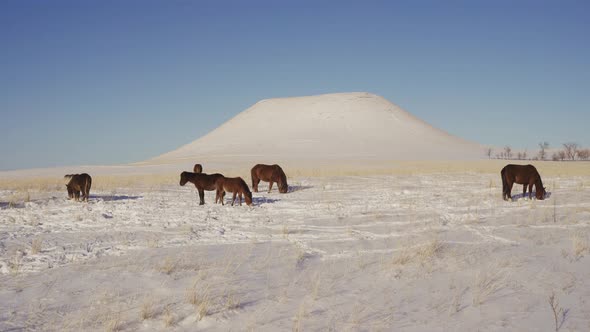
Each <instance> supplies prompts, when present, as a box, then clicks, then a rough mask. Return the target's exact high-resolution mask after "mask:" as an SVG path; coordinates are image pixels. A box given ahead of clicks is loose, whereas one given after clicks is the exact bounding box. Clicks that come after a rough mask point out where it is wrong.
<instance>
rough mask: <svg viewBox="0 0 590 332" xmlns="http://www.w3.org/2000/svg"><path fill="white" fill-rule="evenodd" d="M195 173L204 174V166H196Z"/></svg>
mask: <svg viewBox="0 0 590 332" xmlns="http://www.w3.org/2000/svg"><path fill="white" fill-rule="evenodd" d="M193 172H195V173H203V166H201V164H195V166H194V167H193Z"/></svg>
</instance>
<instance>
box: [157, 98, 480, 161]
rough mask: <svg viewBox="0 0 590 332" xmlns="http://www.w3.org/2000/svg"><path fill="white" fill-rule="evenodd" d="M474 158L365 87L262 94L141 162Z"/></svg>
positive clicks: (474, 152)
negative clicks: (308, 93) (261, 97)
mask: <svg viewBox="0 0 590 332" xmlns="http://www.w3.org/2000/svg"><path fill="white" fill-rule="evenodd" d="M197 156H198V157H199V158H206V159H207V161H208V162H218V161H222V162H224V163H236V162H249V163H251V162H257V161H259V160H260V159H261V158H268V156H272V157H273V158H274V160H276V162H281V163H287V164H291V165H292V164H294V163H297V162H298V161H301V160H305V161H310V160H314V161H318V160H330V161H336V160H340V161H342V160H347V161H349V160H351V159H354V160H371V161H387V160H423V159H426V160H440V159H442V160H454V159H461V160H464V159H477V158H481V157H482V156H483V148H482V147H481V146H480V145H478V144H475V143H472V142H468V141H465V140H463V139H460V138H458V137H455V136H452V135H450V134H448V133H446V132H444V131H442V130H439V129H436V128H434V127H432V126H430V125H429V124H427V123H425V122H424V121H422V120H420V119H418V118H416V117H414V116H413V115H411V114H410V113H408V112H406V111H404V110H403V109H401V108H400V107H399V106H397V105H395V104H393V103H391V102H390V101H388V100H386V99H384V98H383V97H380V96H377V95H374V94H370V93H366V92H353V93H335V94H325V95H318V96H306V97H292V98H277V99H267V100H262V101H260V102H258V103H256V104H255V105H253V106H252V107H250V108H248V109H247V110H245V111H243V112H241V113H240V114H238V115H236V116H235V117H234V118H232V119H230V120H229V121H227V122H226V123H224V124H223V125H221V126H220V127H219V128H217V129H215V130H213V131H212V132H210V133H209V134H207V135H205V136H203V137H202V138H199V139H198V140H196V141H194V142H191V143H189V144H187V145H185V146H183V147H180V148H179V149H177V150H174V151H171V152H168V153H165V154H163V155H161V156H158V157H156V158H154V159H152V160H150V161H148V163H170V162H172V163H178V162H180V161H184V160H187V159H190V160H192V159H194V158H195V157H197Z"/></svg>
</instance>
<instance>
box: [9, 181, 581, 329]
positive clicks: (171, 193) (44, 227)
mask: <svg viewBox="0 0 590 332" xmlns="http://www.w3.org/2000/svg"><path fill="white" fill-rule="evenodd" d="M498 177H499V176H498V175H496V174H480V173H461V174H450V173H437V174H421V175H411V176H405V175H387V176H377V175H373V176H336V177H328V176H326V177H297V178H291V179H290V192H289V193H287V194H279V193H278V192H277V191H276V189H275V190H274V191H273V192H271V193H270V194H268V193H266V191H265V189H266V188H267V187H266V186H263V184H261V188H260V189H261V192H259V193H254V204H253V206H252V207H248V206H246V205H243V206H233V207H232V206H229V205H225V206H221V205H219V204H217V205H216V204H213V201H214V195H213V193H212V192H206V205H204V206H199V205H198V200H197V194H196V191H195V189H194V187H191V186H189V185H187V186H185V187H180V186H178V185H177V184H174V185H172V184H170V185H165V184H162V185H159V186H157V187H153V188H151V189H149V190H148V189H145V188H142V187H133V186H125V187H121V188H114V189H113V190H109V191H91V199H90V202H88V203H77V202H72V201H68V200H67V199H66V195H65V192H62V191H58V192H54V191H49V192H35V193H32V196H31V200H30V202H24V203H19V204H16V205H14V206H13V207H9V206H8V205H7V204H5V203H3V204H2V209H1V210H0V237H1V238H0V330H20V329H23V330H44V331H45V330H55V331H58V330H59V331H63V330H76V331H80V330H85V331H93V330H96V331H99V330H101V331H102V330H105V329H106V330H122V331H152V330H171V331H194V330H197V329H198V330H204V331H228V330H256V331H278V330H292V329H299V330H329V329H332V330H337V331H342V330H392V329H395V330H403V331H424V330H428V331H437V330H484V331H485V330H499V329H501V330H513V331H522V330H529V331H530V330H547V329H554V321H553V314H552V312H551V308H550V306H549V304H548V298H549V296H550V295H551V294H552V293H553V292H554V293H555V295H556V297H557V298H558V299H559V301H560V306H562V307H563V308H564V310H567V315H566V317H565V320H564V322H563V329H565V330H586V329H587V328H588V327H589V326H590V311H589V309H588V308H589V306H588V303H587V300H588V298H590V278H588V276H590V264H589V263H590V251H589V249H588V240H589V236H590V191H589V190H588V183H589V180H590V177H588V176H575V177H567V178H562V177H545V178H544V182H545V183H546V184H547V187H548V191H549V192H550V194H551V196H550V197H549V198H548V199H546V200H544V201H538V200H528V199H523V198H520V199H518V200H517V201H515V202H505V201H503V200H502V199H501V188H499V187H498V186H499V185H500V181H499V180H500V179H499V178H498ZM553 184H555V188H554V187H553ZM518 193H519V189H518V187H515V188H514V190H513V194H514V196H515V198H519V197H520V196H521V195H519V194H518ZM11 194H12V192H11V191H10V190H3V191H2V192H1V193H0V201H2V202H4V201H5V197H7V196H9V195H11ZM34 242H36V243H37V244H38V243H40V245H37V249H36V250H33V246H34ZM199 308H201V309H202V308H205V309H204V310H199Z"/></svg>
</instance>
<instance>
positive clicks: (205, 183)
mask: <svg viewBox="0 0 590 332" xmlns="http://www.w3.org/2000/svg"><path fill="white" fill-rule="evenodd" d="M219 178H223V175H221V174H219V173H215V174H205V173H192V172H182V173H180V185H181V186H184V185H185V184H186V183H187V182H191V183H192V184H194V185H195V187H196V188H197V191H198V192H199V205H203V204H205V190H207V191H211V190H215V189H217V187H216V186H215V181H217V179H219Z"/></svg>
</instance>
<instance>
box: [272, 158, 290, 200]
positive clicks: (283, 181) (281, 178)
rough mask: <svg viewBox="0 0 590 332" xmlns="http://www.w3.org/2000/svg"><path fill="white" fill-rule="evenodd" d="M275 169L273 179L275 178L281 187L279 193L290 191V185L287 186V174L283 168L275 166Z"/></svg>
mask: <svg viewBox="0 0 590 332" xmlns="http://www.w3.org/2000/svg"><path fill="white" fill-rule="evenodd" d="M273 167H274V168H275V170H274V174H273V175H274V176H273V177H274V178H275V181H277V185H278V186H279V192H280V193H282V194H284V193H286V192H287V191H288V190H289V185H288V184H287V176H286V175H285V172H284V171H283V169H282V168H281V166H279V165H273Z"/></svg>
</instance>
